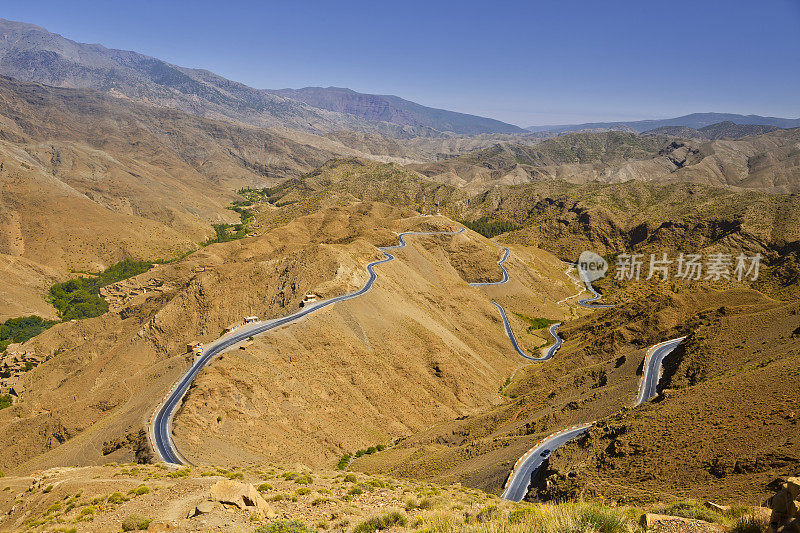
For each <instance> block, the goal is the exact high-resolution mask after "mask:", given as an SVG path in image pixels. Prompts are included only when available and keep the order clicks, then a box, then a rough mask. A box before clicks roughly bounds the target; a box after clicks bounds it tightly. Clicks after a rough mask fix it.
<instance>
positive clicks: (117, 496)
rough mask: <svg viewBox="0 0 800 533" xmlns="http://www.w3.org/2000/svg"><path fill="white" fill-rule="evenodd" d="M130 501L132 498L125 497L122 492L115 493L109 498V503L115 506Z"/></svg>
mask: <svg viewBox="0 0 800 533" xmlns="http://www.w3.org/2000/svg"><path fill="white" fill-rule="evenodd" d="M128 500H130V498H128V497H127V496H124V495H123V494H122V493H121V492H114V493H112V494H111V495H110V496H109V497H108V503H113V504H120V503H125V502H127V501H128Z"/></svg>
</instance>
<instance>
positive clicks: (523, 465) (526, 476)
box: [501, 422, 592, 502]
mask: <svg viewBox="0 0 800 533" xmlns="http://www.w3.org/2000/svg"><path fill="white" fill-rule="evenodd" d="M591 425H592V422H589V423H587V424H584V425H581V426H576V427H574V428H569V429H566V430H563V431H560V432H558V433H553V434H552V435H550V436H549V437H547V438H545V439H544V440H543V441H541V442H540V443H539V444H537V445H536V447H535V448H531V449H530V450H528V452H527V453H526V454H525V455H523V456H522V457H520V459H519V461H518V462H517V466H516V467H515V468H514V471H513V474H512V475H511V477H510V478H509V480H508V484H507V485H506V488H505V490H503V494H501V497H502V498H504V499H506V500H511V501H512V502H518V501H520V500H522V498H524V497H525V495H526V494H527V493H528V487H530V484H531V477H532V476H533V473H534V472H536V471H537V470H538V469H539V468H540V467H541V466H542V465H543V464H544V463H545V462H546V461H547V458H548V457H549V456H550V454H549V453H546V455H545V456H544V457H543V456H542V454H543V453H545V450H550V452H551V453H552V452H553V451H555V450H556V448H558V447H559V446H561V445H563V444H564V443H566V442H569V441H571V440H572V439H574V438H575V437H577V436H579V435H581V434H583V433H584V432H585V431H586V430H587V429H589V427H591Z"/></svg>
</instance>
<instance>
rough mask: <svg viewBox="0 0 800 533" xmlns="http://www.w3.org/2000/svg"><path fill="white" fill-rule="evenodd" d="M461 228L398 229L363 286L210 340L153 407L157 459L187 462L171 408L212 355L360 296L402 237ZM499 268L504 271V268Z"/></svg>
mask: <svg viewBox="0 0 800 533" xmlns="http://www.w3.org/2000/svg"><path fill="white" fill-rule="evenodd" d="M462 231H464V228H461V229H460V230H458V231H406V232H404V233H401V234H400V235H399V236H398V244H397V245H395V246H386V247H382V248H378V249H379V250H380V251H381V252H383V255H384V256H385V257H384V258H383V259H380V260H378V261H373V262H372V263H369V264H368V265H367V272H369V279H368V280H367V282H366V283H365V284H364V286H363V287H361V288H360V289H359V290H357V291H355V292H351V293H348V294H344V295H342V296H337V297H335V298H330V299H328V300H323V301H321V302H319V303H316V304H314V305H312V306H310V307H306V308H304V309H302V310H300V311H297V312H296V313H294V314H291V315H289V316H286V317H283V318H278V319H275V320H269V321H266V322H256V323H255V324H251V325H247V326H243V327H240V328H238V329H237V330H235V331H234V332H232V333H229V334H228V335H225V336H223V337H221V338H220V339H218V340H216V341H214V342H213V343H211V344H209V345H207V346H206V347H205V349H204V350H203V355H202V356H201V357H200V358H199V359H198V360H197V361H196V362H195V363H194V364H193V365H192V366H191V368H189V370H188V371H187V372H186V374H184V375H183V377H182V378H181V379H180V380H179V381H178V382H177V383H176V384H175V386H174V387H173V389H172V390H171V391H170V393H169V394H168V395H167V397H166V398H165V399H164V402H163V403H162V404H161V406H160V407H159V408H158V410H157V411H156V413H155V416H153V422H152V425H151V427H150V439H151V441H152V443H153V447H154V448H155V450H156V452H157V453H158V455H159V457H160V458H161V460H162V461H164V462H165V463H171V464H176V465H180V464H187V463H188V461H187V460H186V459H185V458H184V457H183V456H182V455H181V453H180V452H179V451H178V450H177V448H176V447H175V444H174V442H173V441H172V419H173V417H174V416H175V411H176V410H177V408H178V406H179V405H180V403H181V401H182V400H183V397H184V396H185V395H186V392H187V391H188V390H189V387H190V386H191V384H192V382H193V381H194V380H195V378H196V377H197V375H198V374H199V373H200V371H201V370H202V369H203V368H205V367H206V365H208V363H209V362H210V361H211V360H212V359H213V358H214V357H215V356H217V355H219V353H220V352H222V351H224V350H226V349H228V348H230V347H231V346H234V345H236V344H238V343H240V342H242V341H244V340H246V339H248V338H249V337H252V336H255V335H259V334H261V333H264V332H266V331H269V330H271V329H275V328H277V327H280V326H283V325H285V324H288V323H290V322H294V321H295V320H298V319H300V318H302V317H304V316H306V315H309V314H311V313H313V312H315V311H319V310H320V309H322V308H325V307H328V306H329V305H333V304H335V303H339V302H344V301H346V300H350V299H352V298H357V297H358V296H361V295H362V294H364V293H366V292H367V291H369V290H370V289H371V288H372V285H373V284H374V283H375V280H376V279H377V278H378V275H377V274H376V273H375V267H376V266H378V265H380V264H383V263H388V262H389V261H392V260H393V259H394V256H393V255H392V254H390V253H389V252H388V250H395V249H398V248H403V247H404V246H405V245H406V242H405V240H404V238H405V237H406V236H408V235H456V234H458V233H461V232H462ZM501 266H502V265H501ZM503 270H504V271H505V269H503ZM506 276H507V274H506Z"/></svg>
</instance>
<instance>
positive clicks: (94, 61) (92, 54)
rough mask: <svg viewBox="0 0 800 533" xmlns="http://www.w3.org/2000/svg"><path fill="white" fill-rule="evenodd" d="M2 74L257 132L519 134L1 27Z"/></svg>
mask: <svg viewBox="0 0 800 533" xmlns="http://www.w3.org/2000/svg"><path fill="white" fill-rule="evenodd" d="M0 74H2V75H5V76H9V77H12V78H15V79H18V80H20V81H28V82H37V83H42V84H45V85H51V86H56V87H67V88H75V89H95V90H98V91H101V92H104V93H107V94H112V95H115V96H122V97H125V98H130V99H132V100H136V101H139V102H143V103H147V104H149V105H157V106H161V107H171V108H174V109H179V110H181V111H185V112H188V113H192V114H194V115H198V116H204V117H208V118H226V119H229V120H234V121H238V122H244V123H248V124H252V125H255V126H260V127H271V126H283V127H287V128H291V129H297V130H304V131H310V132H332V131H340V130H355V131H362V132H370V133H380V134H383V135H390V136H401V137H408V136H413V135H420V134H421V135H437V134H440V133H443V132H445V133H446V132H453V133H456V134H478V133H524V131H525V130H523V129H522V128H519V127H517V126H513V125H511V124H506V123H504V122H501V121H499V120H494V119H490V118H484V117H478V116H474V115H468V114H465V113H456V112H453V111H446V110H443V109H434V108H429V107H425V106H422V105H420V104H415V103H414V102H409V101H408V100H403V99H402V98H399V97H397V96H382V95H370V94H362V93H358V92H356V91H353V90H352V89H348V88H344V87H327V88H322V87H306V88H304V89H296V90H295V89H280V90H259V89H254V88H252V87H248V86H247V85H244V84H243V83H238V82H236V81H232V80H229V79H226V78H223V77H222V76H218V75H216V74H214V73H213V72H210V71H208V70H203V69H192V68H186V67H181V66H178V65H173V64H171V63H168V62H166V61H162V60H160V59H157V58H154V57H150V56H146V55H142V54H139V53H137V52H131V51H126V50H116V49H111V48H106V47H104V46H102V45H99V44H84V43H78V42H75V41H72V40H70V39H67V38H65V37H63V36H61V35H58V34H55V33H51V32H49V31H47V30H46V29H45V28H42V27H40V26H36V25H34V24H28V23H25V22H14V21H9V20H4V19H0Z"/></svg>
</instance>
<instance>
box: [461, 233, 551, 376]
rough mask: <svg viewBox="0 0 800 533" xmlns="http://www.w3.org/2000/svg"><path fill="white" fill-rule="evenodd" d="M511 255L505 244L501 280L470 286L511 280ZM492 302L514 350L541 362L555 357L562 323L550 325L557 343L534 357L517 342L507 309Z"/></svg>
mask: <svg viewBox="0 0 800 533" xmlns="http://www.w3.org/2000/svg"><path fill="white" fill-rule="evenodd" d="M510 255H511V250H510V249H508V248H507V247H505V246H504V247H503V257H502V258H501V259H500V261H498V262H497V264H498V265H500V270H501V271H502V272H503V275H502V277H501V279H500V281H482V282H478V283H470V286H471V287H486V286H488V285H502V284H503V283H506V282H508V280H509V277H508V270H506V267H505V262H506V260H507V259H508V258H509V256H510ZM492 303H493V304H494V306H495V307H496V308H497V310H498V311H500V318H501V319H502V320H503V328H504V329H505V332H506V335H508V339H509V340H510V341H511V345H512V346H513V347H514V350H516V352H517V353H518V354H519V355H521V356H522V357H524V358H525V359H527V360H529V361H538V362H541V361H547V360H548V359H550V358H551V357H553V356H554V355H555V354H556V352H557V351H558V349H559V348H560V347H561V337H559V336H558V334H557V333H556V330H558V326H560V325H561V323H558V324H553V325H552V326H551V327H550V335H552V336H553V339H555V341H556V342H555V344H553V345H552V346H551V347H550V348H549V349H548V350H547V353H546V354H545V355H544V356H542V357H534V356H532V355H529V354H527V353H525V350H523V349H522V346H520V345H519V343H518V342H517V337H516V335H514V330H512V329H511V323H510V322H509V321H508V315H507V314H506V310H505V309H503V306H502V305H500V304H499V303H497V302H496V301H494V300H492Z"/></svg>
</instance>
